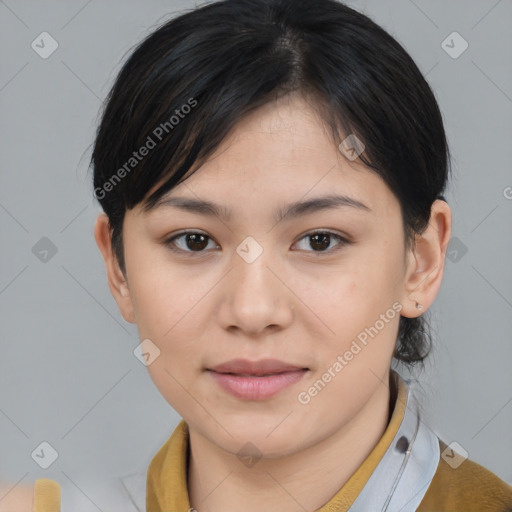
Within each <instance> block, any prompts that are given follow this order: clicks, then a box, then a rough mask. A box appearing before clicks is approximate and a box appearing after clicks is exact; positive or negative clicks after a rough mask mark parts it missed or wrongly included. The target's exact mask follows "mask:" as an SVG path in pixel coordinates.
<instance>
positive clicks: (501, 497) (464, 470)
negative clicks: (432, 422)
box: [418, 440, 512, 512]
mask: <svg viewBox="0 0 512 512" xmlns="http://www.w3.org/2000/svg"><path fill="white" fill-rule="evenodd" d="M439 449H440V452H441V454H443V453H444V457H443V456H442V457H440V459H439V464H438V466H437V470H436V472H435V474H434V478H433V479H432V482H431V483H430V486H429V488H428V490H427V492H426V494H425V496H424V497H423V500H422V501H421V503H420V506H419V508H418V512H451V511H454V510H464V512H512V487H511V486H510V485H508V484H507V483H506V482H504V481H503V480H501V479H500V478H499V477H498V476H496V475H495V474H494V473H492V472H491V471H489V470H488V469H486V468H484V467H483V466H481V465H480V464H478V463H476V462H474V461H472V460H469V459H465V460H464V459H462V458H461V456H460V455H458V454H457V453H456V452H453V450H450V449H449V448H448V446H447V445H446V443H444V442H443V441H442V440H439ZM445 450H446V452H445Z"/></svg>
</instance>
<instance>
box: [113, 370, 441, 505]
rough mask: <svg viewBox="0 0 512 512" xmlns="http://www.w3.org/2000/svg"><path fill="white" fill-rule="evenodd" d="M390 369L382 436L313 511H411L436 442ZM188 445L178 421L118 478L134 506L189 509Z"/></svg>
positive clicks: (408, 386)
mask: <svg viewBox="0 0 512 512" xmlns="http://www.w3.org/2000/svg"><path fill="white" fill-rule="evenodd" d="M391 372H392V373H391V378H392V379H394V383H395V386H396V401H395V406H394V409H393V413H392V415H391V419H390V422H389V424H388V426H387V427H386V430H385V431H384V434H383V435H382V437H381V439H380V440H379V442H378V443H377V445H376V446H375V447H374V448H373V450H372V451H371V452H370V454H369V455H368V456H367V457H366V459H365V460H364V461H363V463H362V464H361V465H360V467H359V468H358V469H357V470H356V472H355V473H354V474H353V475H352V476H351V477H350V479H349V480H348V481H347V482H346V483H345V485H343V487H342V488H341V489H340V490H339V491H338V492H337V493H336V494H335V495H334V496H333V497H332V498H331V499H330V500H329V501H328V502H327V503H326V504H325V505H323V506H322V507H321V508H320V509H318V512H363V511H368V510H372V512H373V511H375V512H390V511H393V510H400V512H409V511H411V512H412V511H415V510H416V509H417V507H418V505H419V504H420V502H421V500H422V499H423V496H424V495H425V493H426V491H427V489H428V487H429V485H430V483H431V481H432V478H433V476H434V474H435V471H436V468H437V465H438V462H439V457H440V451H439V440H438V438H437V436H436V435H435V434H434V433H433V432H432V431H431V430H430V429H429V428H428V427H427V426H425V425H424V423H423V422H422V421H420V407H419V402H418V399H417V396H416V395H417V394H418V391H417V387H418V386H417V384H416V383H415V382H414V381H411V380H404V379H403V378H402V377H401V376H400V375H399V374H398V373H396V372H395V371H393V370H392V371H391ZM188 449H189V434H188V425H187V423H186V422H185V421H184V420H181V421H180V423H179V424H178V426H177V427H176V429H175V430H174V432H173V433H172V435H171V436H170V438H169V439H168V440H167V441H166V443H165V444H164V445H163V446H162V447H161V448H160V450H159V451H158V452H157V453H156V455H155V456H154V457H153V459H152V460H151V463H150V465H149V467H148V470H147V473H145V472H140V473H136V474H131V475H126V476H124V477H121V481H122V483H123V485H124V487H125V490H126V492H127V493H128V495H129V496H130V499H131V501H132V503H133V504H134V505H135V507H136V508H137V510H139V511H140V512H142V511H144V510H147V511H148V512H161V511H164V510H189V509H190V503H189V497H188V490H187V473H188V471H187V467H188ZM171 482H172V484H170V483H171Z"/></svg>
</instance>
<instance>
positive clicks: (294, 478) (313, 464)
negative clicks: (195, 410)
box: [188, 375, 397, 512]
mask: <svg viewBox="0 0 512 512" xmlns="http://www.w3.org/2000/svg"><path fill="white" fill-rule="evenodd" d="M388 382H390V387H389V388H388V386H378V387H377V389H376V391H375V393H374V394H373V395H372V396H371V398H370V399H369V400H368V402H367V403H366V404H365V405H364V406H363V408H362V409H361V410H360V411H359V413H358V414H357V416H355V417H354V418H352V419H351V420H350V422H348V423H347V424H345V425H344V426H343V427H341V428H339V429H338V430H336V431H334V432H333V433H332V434H331V435H329V436H327V437H325V438H323V439H321V440H319V441H318V442H317V443H315V444H314V445H311V446H308V447H307V448H305V449H303V450H299V451H297V452H295V453H293V454H291V455H287V456H284V457H281V458H273V459H266V458H262V459H261V460H259V461H258V463H257V464H256V465H254V466H252V467H250V468H247V467H243V465H242V464H240V461H239V459H238V457H237V455H236V454H233V453H230V452H227V451H226V450H224V449H222V448H221V447H219V446H217V445H215V444H214V443H212V442H211V441H210V440H209V439H207V438H205V437H204V436H202V435H201V434H200V433H199V432H198V431H196V430H194V429H193V428H190V426H189V434H190V445H189V446H190V448H189V460H188V491H189V500H190V505H191V507H193V509H195V510H197V511H198V512H235V511H237V512H238V511H240V510H244V511H245V512H253V511H254V512H259V511H261V510H280V511H281V512H299V511H301V512H302V511H303V510H317V509H318V508H320V507H322V506H323V505H325V504H326V503H327V502H328V501H329V500H330V499H331V498H332V497H333V496H334V495H335V494H336V493H337V492H338V491H339V490H340V489H341V488H342V487H343V486H344V485H345V483H346V482H347V481H348V480H349V479H350V477H351V476H352V475H353V474H354V473H355V471H356V470H357V469H358V467H359V466H360V465H361V464H362V463H363V461H364V460H365V459H366V457H367V456H368V455H369V454H370V452H371V451H372V450H373V448H374V447H375V445H376V444H377V443H378V441H379V440H380V438H381V437H382V435H383V433H384V431H385V430H386V427H387V425H388V423H389V420H390V417H391V414H392V411H393V409H394V405H395V401H396V396H397V388H396V386H395V383H394V379H393V378H390V376H389V375H388Z"/></svg>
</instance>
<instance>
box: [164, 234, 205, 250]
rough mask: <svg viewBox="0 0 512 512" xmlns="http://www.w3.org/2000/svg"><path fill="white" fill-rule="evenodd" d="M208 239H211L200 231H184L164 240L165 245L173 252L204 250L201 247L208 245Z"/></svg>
mask: <svg viewBox="0 0 512 512" xmlns="http://www.w3.org/2000/svg"><path fill="white" fill-rule="evenodd" d="M208 240H210V241H211V238H210V237H209V236H208V235H206V234H204V233H201V232H200V231H185V232H182V233H179V234H177V235H174V236H173V237H171V238H169V239H168V240H166V241H165V245H167V246H168V247H169V249H171V250H172V251H175V252H204V251H203V249H205V248H206V247H207V246H208ZM177 241H180V243H177ZM175 246H178V248H176V247H175ZM189 249H190V250H189Z"/></svg>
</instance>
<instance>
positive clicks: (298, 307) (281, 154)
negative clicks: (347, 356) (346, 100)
mask: <svg viewBox="0 0 512 512" xmlns="http://www.w3.org/2000/svg"><path fill="white" fill-rule="evenodd" d="M155 188H156V187H155ZM330 193H338V194H345V195H349V196H351V197H353V198H356V199H358V200H359V201H361V202H363V203H364V204H365V205H367V206H368V208H369V209H370V211H363V210H359V209H356V208H353V207H348V206H345V207H341V208H337V209H331V210H323V211H318V212H314V213H311V214H309V215H306V216H304V217H299V218H286V217H285V218H284V219H283V220H281V221H280V222H278V223H277V224H276V222H275V220H274V219H273V217H272V212H273V210H274V208H277V207H278V206H282V205H285V204H288V203H291V202H293V201H298V200H304V199H309V198H311V197H317V196H323V195H327V194H330ZM170 195H171V196H186V197H190V198H196V199H197V198H200V199H207V200H210V201H214V202H215V203H219V204H222V205H224V206H226V207H227V208H229V209H231V210H232V212H233V216H232V218H231V220H229V221H223V220H221V219H220V218H218V217H207V216H204V215H199V214H196V213H190V212H184V211H181V210H179V209H177V208H174V207H161V208H160V209H157V210H155V211H154V212H150V213H149V214H144V213H143V212H142V208H141V207H140V205H138V206H137V207H136V208H134V209H133V210H130V211H128V212H127V213H126V218H125V221H124V226H123V236H124V243H125V246H124V247H125V258H126V275H123V273H122V272H121V270H120V268H119V265H118V264H117V261H116V259H115V257H114V256H113V253H112V249H111V240H110V230H109V227H108V219H107V217H106V216H105V215H104V214H100V215H99V216H98V218H97V221H96V224H95V230H94V234H95V238H96V241H97V244H98V247H99V249H100V251H101V253H102V255H103V257H104V260H105V264H106V270H107V277H108V284H109V287H110V290H111V292H112V294H113V296H114V298H115V300H116V301H117V304H118V306H119V309H120V311H121V313H122V315H123V317H124V318H125V320H126V321H128V322H132V323H136V324H137V328H138V331H139V336H140V339H141V340H144V339H146V338H149V339H151V340H152V342H153V343H154V344H155V345H156V346H157V347H158V348H159V349H160V351H161V353H160V356H159V357H158V358H156V359H155V361H154V362H153V363H152V364H150V365H149V366H148V370H149V372H150V375H151V378H152V380H153V381H154V383H155V385H156V386H157V388H158V389H159V390H160V392H161V393H162V395H163V396H164V397H165V399H166V400H167V401H168V402H169V404H170V405H171V406H172V407H173V408H174V409H175V410H176V411H177V412H178V413H179V414H180V415H181V416H182V417H183V418H184V419H185V420H186V421H187V423H188V425H189V430H190V449H191V457H190V465H189V471H188V490H189V496H190V502H191V506H192V507H194V508H195V509H197V510H198V511H199V512H203V511H211V512H221V511H222V512H231V511H239V510H244V511H248V512H251V511H258V512H259V511H261V510H281V511H284V512H287V511H289V512H295V511H303V510H316V509H318V508H319V507H321V506H322V505H324V504H325V503H326V502H328V501H329V499H330V498H332V496H333V495H334V494H336V492H337V491H338V490H339V489H340V488H341V487H342V486H343V485H344V484H345V483H346V482H347V480H348V479H349V478H350V476H351V475H352V474H353V473H354V472H355V471H356V469H357V468H358V467H359V466H360V464H361V463H362V462H363V461H364V459H365V458H366V457H367V455H368V454H369V453H370V452H371V450H372V449H373V448H374V446H375V445H376V444H377V442H378V440H379V439H380V437H381V436H382V434H383V432H384V430H385V429H386V426H387V424H388V421H389V415H390V412H391V411H390V408H389V400H390V391H389V386H388V383H389V372H390V366H391V361H392V353H393V350H394V347H395V343H396V337H397V333H398V323H399V315H398V314H397V315H396V316H395V318H394V319H392V320H390V321H389V322H388V323H386V324H385V327H384V328H382V329H381V330H380V331H379V333H378V335H377V336H375V337H374V338H373V339H370V341H369V342H368V344H367V345H366V346H365V347H364V348H363V349H362V350H361V351H360V352H359V353H358V354H357V355H356V356H354V358H353V359H352V360H351V361H350V362H349V363H348V364H347V365H346V366H345V367H344V368H343V370H342V371H341V372H339V373H338V374H337V375H336V377H335V378H333V379H332V380H331V381H330V382H329V383H328V384H327V385H326V386H325V388H324V389H323V390H322V391H321V392H319V393H318V394H317V395H316V396H315V397H314V398H312V399H311V401H310V403H308V404H307V405H303V404H301V403H299V401H298V400H297V395H298V393H300V392H301V391H305V390H306V391H307V390H308V388H309V387H310V386H311V385H312V384H313V383H314V382H315V381H317V380H318V379H320V378H321V377H322V374H323V373H325V372H326V371H327V370H328V368H329V367H331V366H332V365H333V363H334V362H335V361H336V358H337V357H338V355H340V354H344V353H345V351H346V350H348V349H349V347H350V345H351V343H352V341H353V340H354V339H355V338H356V336H357V335H358V334H359V333H360V332H361V331H363V330H364V329H365V328H366V327H369V326H373V325H374V324H375V322H376V320H378V319H379V315H381V314H383V313H385V312H386V311H387V310H388V309H389V308H391V305H392V304H393V303H394V302H396V301H398V302H399V303H400V304H401V305H402V310H401V313H400V314H401V315H403V316H406V317H416V316H418V315H419V314H421V313H423V312H425V311H426V310H427V309H428V308H429V306H430V305H431V304H432V302H433V301H434V299H435V297H436V295H437V293H438V290H439V287H440V285H441V280H442V275H443V266H444V256H445V252H446V247H447V244H448V241H449V239H450V231H451V213H450V209H449V207H448V205H447V204H446V203H445V202H443V201H436V202H435V203H434V204H433V206H432V212H431V220H430V224H429V226H428V228H427V229H426V230H425V231H424V232H423V233H422V235H421V236H418V237H417V240H416V246H415V247H414V248H413V249H411V250H408V251H406V250H405V245H404V233H403V225H402V218H401V212H400V205H399V203H398V201H397V199H396V198H395V196H394V194H393V193H392V192H391V190H390V189H389V188H388V187H387V185H386V184H385V182H384V181H383V180H382V179H381V178H380V177H379V176H377V175H376V174H374V173H372V172H371V171H369V170H368V169H367V168H366V167H365V166H364V165H363V164H362V162H361V161H360V160H359V159H357V160H355V161H350V160H348V159H346V158H344V156H343V155H342V153H341V152H340V150H339V149H338V147H337V145H335V144H334V143H333V142H332V140H331V139H330V138H329V137H328V135H327V132H326V130H325V128H324V125H323V124H322V121H321V119H319V117H318V115H317V114H316V113H315V111H314V110H313V109H312V108H311V107H310V105H309V104H308V102H307V101H306V100H305V99H304V98H302V97H301V96H298V95H289V96H287V97H284V98H281V99H280V100H277V101H276V102H273V103H270V104H267V105H265V106H263V107H260V108H259V109H258V110H256V111H254V112H253V113H251V114H250V115H249V116H248V117H246V118H245V119H244V120H243V121H241V122H240V123H239V124H238V125H237V126H236V127H235V129H234V130H233V131H232V133H231V134H230V136H229V137H227V138H226V139H225V140H224V141H223V143H222V145H221V146H220V147H219V148H218V150H217V151H216V152H215V153H214V154H213V155H212V156H211V157H210V158H209V159H208V160H207V161H206V162H203V163H202V165H201V166H200V167H199V169H198V171H197V172H195V173H194V174H193V175H191V176H190V177H189V178H188V179H187V180H186V181H185V182H183V183H181V184H180V185H178V186H177V187H176V188H174V189H173V190H172V191H171V192H170ZM320 228H321V229H322V230H324V231H330V232H334V234H339V235H340V236H345V237H346V238H348V239H349V240H350V241H351V243H348V244H345V245H340V241H339V240H338V239H336V237H331V241H330V243H329V245H328V246H327V249H322V248H320V249H318V247H319V246H318V245H314V241H313V242H312V240H311V238H310V237H309V236H306V235H307V234H308V233H310V232H311V231H312V230H317V229H320ZM183 229H191V230H199V231H201V232H203V233H205V234H207V235H208V236H209V237H210V238H209V239H206V240H207V242H205V244H204V245H203V247H204V249H202V251H203V252H202V253H198V252H194V247H195V246H194V245H193V244H189V245H187V244H186V239H185V238H184V237H182V238H181V239H179V240H177V241H175V245H174V246H175V247H176V248H177V249H180V248H181V249H182V251H183V252H182V253H180V254H178V253H174V252H172V251H171V250H170V249H169V246H166V245H165V240H166V239H169V238H170V237H171V235H173V234H175V233H177V232H178V231H181V230H183ZM247 236H251V237H253V238H254V239H255V240H256V241H257V242H258V243H259V244H260V246H261V247H262V248H263V252H262V254H261V255H260V256H259V257H258V258H256V260H255V261H253V262H252V263H247V262H246V261H244V260H243V259H242V258H241V257H240V256H239V255H238V253H237V252H236V248H237V246H238V245H239V244H240V243H241V242H242V241H243V240H244V239H245V238H246V237H247ZM186 251H188V252H186ZM417 302H419V303H421V304H422V305H423V309H422V310H421V311H419V310H418V309H417V308H416V303H417ZM235 357H242V358H246V359H251V360H259V359H263V358H267V357H272V358H277V359H280V360H282V361H285V362H287V363H291V364H295V365H298V366H300V367H307V368H309V371H308V372H307V373H306V375H305V376H304V377H303V378H302V380H301V381H300V382H298V383H296V384H294V385H292V386H291V387H288V388H286V389H285V390H283V391H281V392H280V393H279V394H278V395H276V396H274V397H272V398H269V399H267V400H263V401H259V402H257V401H247V400H242V399H239V398H235V397H233V396H231V395H230V394H227V393H226V392H224V391H223V390H222V389H220V388H219V387H218V386H217V385H216V383H214V382H213V380H212V378H211V375H210V374H209V373H207V372H205V371H204V369H205V367H210V368H211V367H212V366H215V365H217V364H220V363H222V362H225V361H228V360H230V359H232V358H235ZM247 442H251V443H253V444H254V445H255V446H256V447H257V448H258V450H259V452H260V453H261V456H262V458H261V459H260V460H259V461H258V462H257V463H256V464H255V465H253V466H252V467H247V466H245V465H244V464H242V463H241V461H240V460H239V458H238V456H237V452H238V451H239V450H240V449H241V448H242V447H243V446H244V445H245V444H246V443H247Z"/></svg>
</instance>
